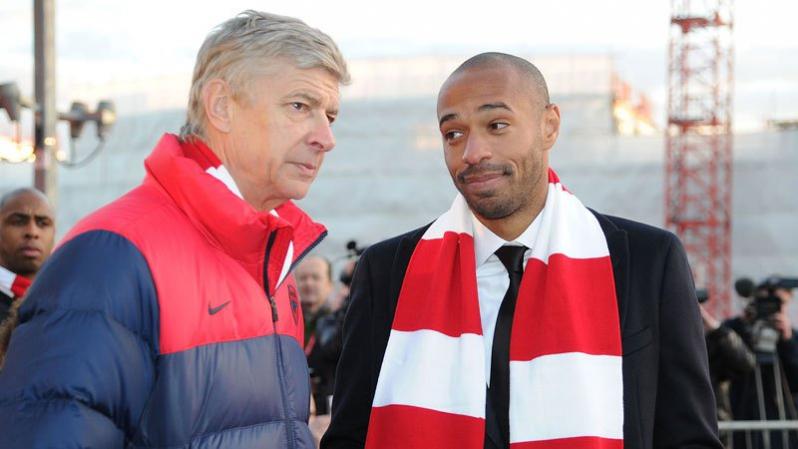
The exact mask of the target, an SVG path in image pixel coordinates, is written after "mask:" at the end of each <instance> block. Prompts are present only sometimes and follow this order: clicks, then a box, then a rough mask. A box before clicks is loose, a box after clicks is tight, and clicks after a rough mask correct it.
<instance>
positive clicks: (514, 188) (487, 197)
mask: <svg viewBox="0 0 798 449" xmlns="http://www.w3.org/2000/svg"><path fill="white" fill-rule="evenodd" d="M529 164H530V170H529V171H527V176H523V177H520V178H515V177H514V175H515V171H514V170H512V168H510V167H508V168H507V169H506V170H505V176H509V177H510V185H509V186H508V188H506V189H503V190H502V189H496V190H492V191H489V192H484V193H483V194H480V195H468V194H466V193H465V189H464V188H463V184H462V182H461V181H460V180H458V179H455V186H456V187H457V190H458V191H460V193H461V194H462V195H463V198H465V201H466V204H468V207H469V208H470V209H471V211H472V212H474V213H475V214H477V215H479V216H480V217H482V218H484V219H486V220H501V219H503V218H507V217H510V216H511V215H513V214H515V213H516V212H518V211H519V210H522V209H524V208H525V207H527V206H529V204H530V203H532V201H533V199H534V195H535V187H536V186H537V185H538V183H539V182H540V178H541V176H542V175H543V174H544V171H545V170H544V168H543V166H542V165H543V161H542V160H541V161H532V160H530V161H529Z"/></svg>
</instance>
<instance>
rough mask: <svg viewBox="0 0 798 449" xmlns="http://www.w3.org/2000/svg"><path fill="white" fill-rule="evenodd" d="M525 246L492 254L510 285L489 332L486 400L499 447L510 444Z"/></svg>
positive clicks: (512, 247) (506, 248) (500, 250)
mask: <svg viewBox="0 0 798 449" xmlns="http://www.w3.org/2000/svg"><path fill="white" fill-rule="evenodd" d="M526 250H527V247H525V246H502V247H501V248H499V249H497V250H496V256H497V257H498V258H499V260H500V261H501V262H502V264H504V267H505V268H506V269H507V272H508V273H509V274H510V286H509V287H508V288H507V293H505V294H504V299H502V304H501V307H499V316H498V318H497V319H496V329H495V331H494V333H493V351H492V355H491V361H490V386H489V387H488V397H487V400H488V401H489V402H490V404H489V406H492V409H493V410H492V412H493V415H494V419H495V425H496V426H497V427H498V433H499V436H500V437H501V440H502V445H501V447H502V448H508V447H509V445H510V335H512V328H513V314H514V313H515V302H516V299H517V298H518V288H519V286H520V285H521V277H522V276H523V274H524V252H525V251H526ZM487 414H489V413H486V415H487ZM486 418H487V416H486ZM486 424H487V423H486ZM487 425H490V424H487Z"/></svg>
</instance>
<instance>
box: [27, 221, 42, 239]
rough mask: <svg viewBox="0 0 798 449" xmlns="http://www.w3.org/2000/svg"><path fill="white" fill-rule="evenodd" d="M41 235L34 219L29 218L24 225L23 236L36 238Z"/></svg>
mask: <svg viewBox="0 0 798 449" xmlns="http://www.w3.org/2000/svg"><path fill="white" fill-rule="evenodd" d="M40 235H41V229H39V226H37V225H36V220H30V221H29V222H28V225H27V226H26V227H25V237H26V238H29V239H37V238H39V236H40Z"/></svg>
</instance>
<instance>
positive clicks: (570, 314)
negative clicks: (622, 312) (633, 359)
mask: <svg viewBox="0 0 798 449" xmlns="http://www.w3.org/2000/svg"><path fill="white" fill-rule="evenodd" d="M575 279H578V280H579V282H574V280H575ZM611 279H613V273H612V262H611V261H610V258H609V257H601V258H596V259H571V258H569V257H566V256H564V255H562V254H555V255H553V256H551V257H549V263H548V266H547V265H546V264H544V263H543V262H542V261H541V260H539V259H529V261H528V262H527V266H526V270H525V271H524V277H523V280H522V281H521V290H520V293H519V295H518V304H517V305H516V309H515V316H514V318H513V336H512V342H513V344H512V345H511V346H512V347H511V349H510V360H532V359H534V358H535V357H539V356H541V355H548V354H560V353H564V352H583V353H586V354H594V355H621V348H620V345H619V342H620V338H621V337H620V324H619V320H618V312H617V310H614V309H613V308H611V307H607V304H613V303H614V302H615V286H614V285H613V284H612V282H607V280H611ZM536 288H537V289H538V291H542V294H535V289H536ZM566 291H567V292H568V295H563V292H566Z"/></svg>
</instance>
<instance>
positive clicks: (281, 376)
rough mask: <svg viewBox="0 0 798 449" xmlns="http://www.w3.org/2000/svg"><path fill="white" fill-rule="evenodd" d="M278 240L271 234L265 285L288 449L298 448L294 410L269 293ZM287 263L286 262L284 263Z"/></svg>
mask: <svg viewBox="0 0 798 449" xmlns="http://www.w3.org/2000/svg"><path fill="white" fill-rule="evenodd" d="M276 239H277V231H273V232H272V233H271V234H269V241H268V242H267V243H266V257H265V260H264V263H263V284H264V289H263V290H264V291H265V292H266V298H267V299H268V300H269V305H270V306H271V308H272V324H273V328H274V335H273V336H274V355H275V357H276V358H277V381H278V382H279V383H280V399H281V400H282V403H283V413H284V414H285V427H286V428H285V434H286V435H285V437H286V440H287V442H288V449H292V448H296V434H295V432H296V427H295V424H294V417H293V413H292V412H293V410H292V409H291V407H290V406H289V403H288V396H287V395H286V389H287V388H288V385H287V384H286V379H285V373H284V372H283V345H282V344H280V334H278V333H277V321H278V320H279V316H278V314H277V302H276V301H275V300H274V297H273V296H272V295H271V293H269V261H270V256H271V252H272V247H273V246H274V241H275V240H276ZM283 263H285V261H283Z"/></svg>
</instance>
